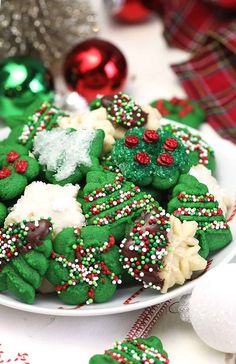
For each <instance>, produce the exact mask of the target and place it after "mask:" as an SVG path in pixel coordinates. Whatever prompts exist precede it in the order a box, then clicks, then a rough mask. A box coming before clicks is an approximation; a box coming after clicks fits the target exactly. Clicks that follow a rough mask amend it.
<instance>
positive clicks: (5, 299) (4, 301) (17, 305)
mask: <svg viewBox="0 0 236 364" xmlns="http://www.w3.org/2000/svg"><path fill="white" fill-rule="evenodd" d="M161 122H162V123H163V124H166V123H172V124H176V125H177V126H181V127H186V128H187V129H189V130H190V131H191V132H193V133H195V134H199V135H200V136H203V138H204V139H206V140H207V139H208V137H210V136H209V135H208V136H207V135H205V134H206V133H204V131H199V130H197V129H193V128H191V127H189V126H187V125H184V124H181V123H178V122H175V121H172V120H169V119H166V118H162V119H161ZM5 129H7V128H5ZM3 131H4V129H1V130H0V139H1V134H2V133H3ZM211 138H212V139H216V138H219V140H220V142H223V143H227V144H228V145H229V144H230V146H231V147H233V148H235V149H234V151H235V154H236V147H235V146H234V144H233V143H232V142H230V141H228V140H227V139H223V138H222V137H221V136H218V135H212V136H211ZM234 217H235V216H234ZM232 222H235V219H234V218H233V219H232V220H231V221H230V224H231V223H232ZM235 255H236V244H235V247H234V248H233V249H232V251H230V253H228V255H227V256H226V257H224V258H223V259H222V260H221V262H219V263H218V264H217V266H216V267H218V266H220V265H223V264H227V263H229V262H230V261H231V260H232V259H233V258H234V257H235ZM216 267H213V268H212V269H214V268H216ZM204 275H205V274H204ZM199 279H202V276H200V277H198V278H196V279H194V280H192V281H189V282H187V283H186V284H184V285H182V286H178V287H176V288H173V290H171V291H170V292H167V293H165V294H163V295H157V296H156V297H154V298H150V299H148V300H146V301H143V302H142V301H139V302H135V303H133V304H123V305H120V306H116V307H108V308H92V309H89V310H83V309H67V308H64V309H59V308H46V307H41V306H37V305H34V304H32V305H28V304H26V303H22V302H20V301H17V300H15V299H14V298H13V300H12V301H11V300H9V296H5V295H4V293H0V305H3V306H6V307H9V308H12V309H15V310H19V311H24V312H30V313H34V314H41V315H52V316H64V317H66V316H70V317H79V316H81V317H83V316H84V317H86V316H87V317H93V316H104V315H114V314H120V313H126V312H130V311H136V310H139V309H143V308H146V307H150V306H153V305H156V304H160V303H164V302H166V301H168V300H171V299H173V298H174V297H178V296H181V295H183V294H187V293H189V292H191V291H192V289H193V288H194V286H195V285H196V283H197V282H198V281H199ZM136 287H137V289H138V287H140V288H141V287H142V286H136ZM58 303H59V304H60V300H58ZM96 305H97V304H96ZM84 306H85V307H86V305H84ZM72 307H73V306H72ZM90 307H91V306H90Z"/></svg>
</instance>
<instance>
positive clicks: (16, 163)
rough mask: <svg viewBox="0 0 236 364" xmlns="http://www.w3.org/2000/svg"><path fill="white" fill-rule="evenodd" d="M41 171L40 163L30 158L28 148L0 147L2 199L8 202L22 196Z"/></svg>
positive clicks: (0, 190)
mask: <svg viewBox="0 0 236 364" xmlns="http://www.w3.org/2000/svg"><path fill="white" fill-rule="evenodd" d="M39 171H40V168H39V164H38V162H37V161H36V160H35V159H34V158H31V157H29V155H28V150H27V149H26V148H24V147H22V146H20V145H17V144H7V145H0V199H1V200H3V201H8V200H11V199H14V198H16V197H18V196H19V195H21V194H22V193H23V192H24V189H25V187H26V186H27V184H28V183H29V182H31V181H32V180H33V179H35V178H36V177H37V175H38V174H39Z"/></svg>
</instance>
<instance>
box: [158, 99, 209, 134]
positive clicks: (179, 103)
mask: <svg viewBox="0 0 236 364" xmlns="http://www.w3.org/2000/svg"><path fill="white" fill-rule="evenodd" d="M151 106H152V107H156V108H157V110H158V111H160V113H161V115H162V116H164V117H167V118H168V119H170V120H174V121H178V122H180V123H182V124H185V125H188V126H191V127H192V128H196V129H197V128H198V127H199V126H200V125H201V123H203V122H204V120H205V118H206V114H205V112H204V110H203V109H202V108H201V107H200V106H199V105H198V104H197V103H196V102H195V101H192V100H186V99H179V98H178V97H173V98H172V99H170V100H163V99H161V100H156V101H153V102H152V103H151Z"/></svg>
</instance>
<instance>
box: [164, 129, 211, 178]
mask: <svg viewBox="0 0 236 364" xmlns="http://www.w3.org/2000/svg"><path fill="white" fill-rule="evenodd" d="M162 128H163V130H165V131H168V132H170V133H173V134H174V136H175V137H177V138H178V139H180V140H181V142H182V143H183V145H184V147H185V149H186V153H187V154H188V156H189V159H190V163H191V165H192V166H196V165H198V164H202V165H203V166H204V167H206V168H209V169H210V170H211V171H212V172H214V171H215V169H216V161H215V153H214V150H213V149H212V148H211V147H210V145H209V144H207V143H206V142H205V141H204V140H203V139H202V137H201V136H200V135H198V134H193V133H192V132H191V131H189V129H187V128H184V127H183V128H181V127H179V126H176V125H174V124H166V125H163V127H162Z"/></svg>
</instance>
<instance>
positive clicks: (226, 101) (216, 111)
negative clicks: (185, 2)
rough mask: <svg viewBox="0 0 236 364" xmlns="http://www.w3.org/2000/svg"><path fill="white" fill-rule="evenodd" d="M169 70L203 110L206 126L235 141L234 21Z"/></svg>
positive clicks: (235, 33)
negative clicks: (188, 57) (171, 70)
mask: <svg viewBox="0 0 236 364" xmlns="http://www.w3.org/2000/svg"><path fill="white" fill-rule="evenodd" d="M172 68H173V69H174V71H175V72H176V73H177V75H178V76H179V78H180V81H181V83H182V86H183V87H184V89H185V90H186V92H187V94H188V95H189V97H190V98H192V99H194V100H196V101H198V102H199V103H200V105H201V106H202V107H203V108H204V109H205V111H206V113H207V115H208V122H209V124H211V126H212V127H213V128H214V129H216V131H217V132H218V133H219V134H221V135H222V136H223V137H225V138H227V139H230V140H232V141H234V142H236V22H232V23H231V24H229V25H228V26H227V27H223V28H221V29H219V31H218V32H212V33H210V34H209V36H208V38H207V39H206V42H205V44H204V46H203V47H201V48H200V49H199V50H198V51H196V52H195V54H194V55H193V57H192V58H191V60H190V61H188V62H185V63H182V64H179V65H173V66H172Z"/></svg>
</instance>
